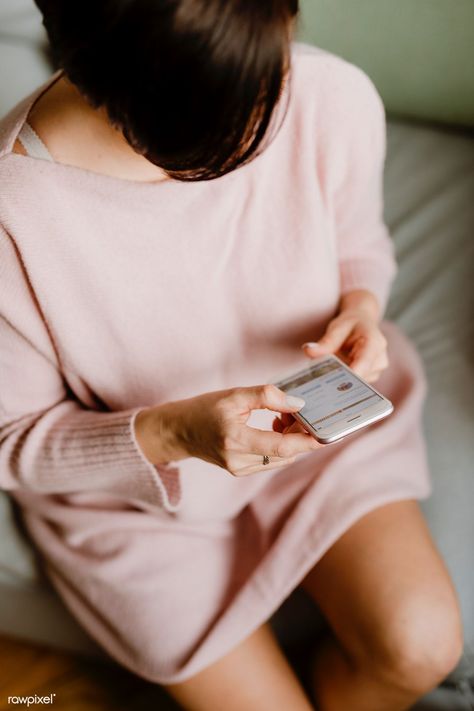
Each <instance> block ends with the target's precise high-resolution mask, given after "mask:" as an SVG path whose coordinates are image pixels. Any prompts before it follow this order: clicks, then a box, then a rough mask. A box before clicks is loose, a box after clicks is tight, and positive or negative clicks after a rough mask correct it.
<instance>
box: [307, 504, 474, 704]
mask: <svg viewBox="0 0 474 711" xmlns="http://www.w3.org/2000/svg"><path fill="white" fill-rule="evenodd" d="M303 587H304V588H305V589H306V590H307V591H308V592H309V593H310V595H311V596H312V597H313V598H314V600H315V601H316V602H317V604H318V605H319V607H320V609H321V610H322V612H323V614H324V615H325V616H326V618H327V620H328V621H329V624H330V626H331V628H332V631H333V633H334V634H333V636H332V637H331V638H330V639H328V640H327V642H326V644H325V645H323V647H322V648H321V649H320V650H319V653H318V655H317V657H316V660H315V667H314V689H315V695H316V698H317V704H318V709H319V711H340V709H351V711H402V710H403V709H407V708H409V707H410V706H411V705H412V704H413V703H414V702H415V700H416V699H418V698H419V697H420V696H423V694H424V693H426V692H428V691H429V690H430V689H432V688H434V687H435V686H437V684H438V683H440V682H441V681H442V680H443V679H444V678H445V677H446V676H447V675H448V673H449V672H450V671H451V670H452V668H453V667H454V666H455V665H456V663H457V661H458V659H459V656H460V654H461V650H462V632H461V623H460V615H459V609H458V603H457V599H456V594H455V592H454V590H453V586H452V583H451V581H450V578H449V575H448V573H447V571H446V568H445V566H444V564H443V562H442V560H441V558H440V556H439V554H438V552H437V550H436V548H435V546H434V544H433V541H432V539H431V537H430V534H429V532H428V529H427V526H426V524H425V522H424V519H423V517H422V515H421V512H420V510H419V507H418V505H417V504H416V503H415V502H413V501H403V502H397V503H393V504H388V505H386V506H383V507H381V508H379V509H376V510H375V511H372V512H371V513H369V514H368V515H366V516H364V517H363V518H362V519H361V520H360V521H359V522H357V523H356V524H355V525H354V526H353V527H352V528H351V529H350V530H349V531H347V532H346V533H345V534H344V535H343V536H342V537H341V538H340V539H339V540H338V541H337V542H336V544H335V545H334V546H333V547H332V548H331V549H330V550H329V551H328V553H327V554H326V555H325V556H324V557H323V558H322V559H321V560H320V561H319V563H318V564H317V565H316V566H315V568H313V570H312V571H311V573H310V574H309V575H308V576H307V578H306V579H305V581H304V582H303Z"/></svg>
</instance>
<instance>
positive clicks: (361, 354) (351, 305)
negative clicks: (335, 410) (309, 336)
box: [302, 290, 388, 383]
mask: <svg viewBox="0 0 474 711" xmlns="http://www.w3.org/2000/svg"><path fill="white" fill-rule="evenodd" d="M302 347H303V351H304V352H305V353H306V355H307V356H308V357H309V358H319V357H321V356H323V355H325V354H329V353H335V354H337V355H338V356H339V357H340V358H341V359H342V360H343V361H344V362H345V363H347V365H349V366H350V367H351V368H352V369H353V370H354V371H355V372H356V373H357V375H360V376H361V377H363V378H364V380H367V382H369V383H373V382H375V381H376V380H378V378H379V377H380V374H381V373H382V371H383V370H385V368H386V367H387V366H388V357H387V340H386V338H385V336H384V335H383V333H382V331H381V330H380V328H379V321H378V306H377V302H376V300H375V297H373V296H372V294H370V292H367V291H362V290H359V291H353V292H350V293H349V294H347V295H346V296H345V297H344V298H343V299H342V300H341V308H340V311H339V314H338V315H337V316H336V317H335V318H333V319H332V321H330V322H329V324H328V326H327V328H326V331H325V333H324V335H323V336H322V338H320V339H319V341H318V343H317V344H316V343H305V344H303V346H302Z"/></svg>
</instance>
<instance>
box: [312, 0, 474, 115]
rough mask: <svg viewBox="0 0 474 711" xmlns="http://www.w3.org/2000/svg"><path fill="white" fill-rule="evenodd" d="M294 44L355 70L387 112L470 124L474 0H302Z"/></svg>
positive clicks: (473, 98) (473, 82)
mask: <svg viewBox="0 0 474 711" xmlns="http://www.w3.org/2000/svg"><path fill="white" fill-rule="evenodd" d="M298 39H300V40H303V41H306V42H310V43H311V44H315V45H318V46H319V47H323V48H325V49H328V50H330V51H332V52H334V53H336V54H339V55H341V56H342V57H345V58H346V59H348V60H350V61H351V62H354V63H355V64H358V65H359V66H360V67H362V69H364V70H365V71H366V72H367V74H368V75H369V76H370V77H371V78H372V80H373V81H374V83H375V85H376V86H377V88H378V90H379V92H380V93H381V95H382V97H383V99H384V102H385V105H386V107H387V109H388V111H390V112H392V113H394V114H400V115H404V116H409V117H417V118H421V119H428V120H437V121H443V122H447V123H460V124H464V125H469V126H474V0H301V18H300V27H299V33H298Z"/></svg>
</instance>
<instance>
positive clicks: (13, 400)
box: [0, 229, 180, 511]
mask: <svg viewBox="0 0 474 711" xmlns="http://www.w3.org/2000/svg"><path fill="white" fill-rule="evenodd" d="M140 409H142V408H140V407H137V408H132V409H129V410H126V411H121V412H99V411H95V410H90V409H85V408H84V407H82V406H81V404H80V403H79V402H78V401H77V400H75V399H74V398H73V397H72V396H71V393H70V391H69V389H68V387H67V383H66V382H65V379H64V377H63V376H62V373H61V369H60V366H59V360H58V358H57V355H56V350H55V347H54V344H53V342H52V339H51V338H50V337H49V332H48V326H47V323H46V322H45V320H44V318H43V317H42V314H41V310H40V307H39V305H38V303H37V301H36V299H35V295H34V292H33V289H32V287H31V284H30V283H29V280H28V276H27V274H26V271H25V269H24V267H23V265H22V261H21V256H20V254H19V252H18V249H17V247H16V246H15V244H14V243H13V241H12V240H11V239H10V237H9V235H8V234H7V233H6V232H5V231H3V230H1V229H0V487H1V488H3V489H7V490H9V489H18V488H23V489H29V490H31V491H35V492H39V493H44V494H54V493H58V494H61V493H76V492H81V491H87V492H92V491H100V492H107V493H111V494H114V495H118V496H123V497H125V498H128V499H135V500H142V501H145V502H146V503H148V504H152V505H158V506H162V507H164V508H165V509H167V510H168V511H174V510H176V508H177V506H178V503H179V499H180V487H179V472H178V470H177V469H176V468H174V467H167V466H163V467H161V466H160V467H155V466H153V465H152V464H151V463H150V462H148V460H147V459H146V458H145V457H144V455H143V454H142V452H141V449H140V448H139V446H138V443H137V442H136V439H135V436H134V418H135V416H136V414H137V413H138V412H139V411H140Z"/></svg>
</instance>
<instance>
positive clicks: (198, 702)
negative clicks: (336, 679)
mask: <svg viewBox="0 0 474 711" xmlns="http://www.w3.org/2000/svg"><path fill="white" fill-rule="evenodd" d="M166 688H167V690H168V692H169V693H170V694H171V696H173V697H174V698H175V699H176V701H177V702H178V703H179V704H180V705H181V706H182V707H183V708H184V709H186V711H218V710H219V709H225V711H290V710H291V711H311V710H312V708H313V707H312V706H311V704H310V702H309V701H308V699H307V697H306V696H305V694H304V691H303V689H302V687H301V685H300V683H299V681H298V679H297V678H296V676H295V674H294V673H293V670H292V669H291V667H290V666H289V664H288V662H287V661H286V659H285V657H284V655H283V653H282V651H281V650H280V648H279V646H278V644H277V642H276V640H275V638H274V636H273V634H272V632H271V630H270V628H269V626H268V625H264V626H263V627H260V629H258V630H257V631H256V632H254V634H252V635H251V636H250V637H248V638H247V639H246V640H244V642H242V643H241V644H240V645H239V646H238V647H236V648H235V649H233V650H232V651H231V652H229V653H228V654H227V655H226V656H225V657H223V658H222V659H220V660H219V661H217V662H215V663H214V664H213V665H211V666H210V667H208V668H207V669H204V670H203V671H202V672H200V673H199V674H196V676H194V677H192V678H191V679H188V680H187V681H184V682H181V683H180V684H172V685H170V686H167V687H166Z"/></svg>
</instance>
